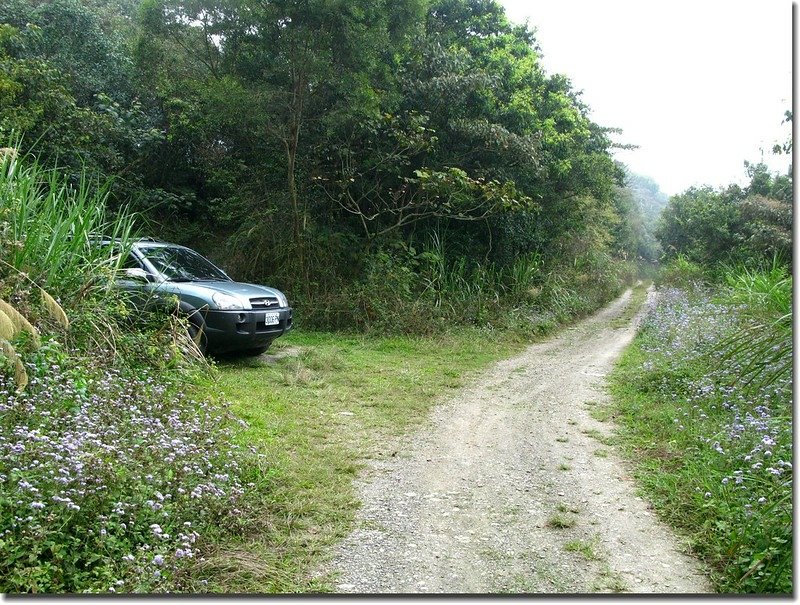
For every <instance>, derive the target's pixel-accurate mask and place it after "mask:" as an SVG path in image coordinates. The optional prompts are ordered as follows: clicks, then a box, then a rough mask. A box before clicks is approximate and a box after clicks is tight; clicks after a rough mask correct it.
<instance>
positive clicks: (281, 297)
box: [275, 290, 289, 307]
mask: <svg viewBox="0 0 800 605" xmlns="http://www.w3.org/2000/svg"><path fill="white" fill-rule="evenodd" d="M275 294H277V296H278V304H279V305H280V306H281V307H288V306H289V301H288V300H286V296H285V295H284V293H283V292H281V291H280V290H275Z"/></svg>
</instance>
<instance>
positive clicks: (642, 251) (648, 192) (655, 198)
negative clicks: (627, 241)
mask: <svg viewBox="0 0 800 605" xmlns="http://www.w3.org/2000/svg"><path fill="white" fill-rule="evenodd" d="M625 191H626V192H627V193H628V194H629V195H630V198H631V199H632V201H633V203H634V204H635V206H636V207H637V208H638V210H639V215H640V220H641V225H640V227H639V228H640V229H641V233H640V236H639V237H640V242H641V243H640V245H639V255H640V256H642V257H643V258H647V259H650V260H656V259H657V258H658V257H659V256H660V255H661V247H660V245H659V244H658V242H657V241H656V238H655V235H654V233H655V229H656V223H657V221H658V217H659V216H660V214H661V211H662V210H663V209H664V208H665V207H666V205H667V203H668V202H669V196H668V195H667V194H666V193H664V192H663V191H661V189H660V188H659V186H658V183H656V182H655V181H654V180H653V179H651V178H650V177H647V176H642V175H641V174H635V173H633V172H631V171H630V170H628V169H626V171H625Z"/></svg>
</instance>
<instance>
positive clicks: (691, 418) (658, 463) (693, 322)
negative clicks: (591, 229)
mask: <svg viewBox="0 0 800 605" xmlns="http://www.w3.org/2000/svg"><path fill="white" fill-rule="evenodd" d="M730 283H731V287H730V289H726V290H724V291H722V292H720V293H719V294H718V295H716V296H712V294H711V293H710V292H709V291H707V290H705V289H702V288H700V289H689V290H683V289H674V288H670V289H665V290H663V291H662V292H661V295H660V298H659V301H658V303H657V304H656V305H655V306H653V307H652V308H651V309H650V312H649V315H648V316H647V318H646V319H645V321H644V323H643V325H642V332H641V334H640V335H639V336H638V337H637V340H636V342H635V346H634V347H633V348H632V349H631V350H630V351H629V352H627V353H626V355H625V357H624V360H623V361H622V363H621V365H620V367H619V369H618V370H617V372H616V375H615V378H614V385H615V386H614V389H615V392H616V393H617V395H618V408H619V414H620V419H621V421H622V423H623V425H624V431H623V432H624V435H625V438H626V442H627V443H628V445H629V447H630V448H631V453H632V454H633V455H635V457H636V459H637V461H638V462H637V464H638V468H639V471H638V476H639V479H640V480H641V482H642V483H643V485H644V487H645V489H646V491H647V492H648V494H649V496H650V497H651V498H652V499H653V502H654V503H655V505H656V507H657V508H658V509H659V510H660V512H661V513H662V514H663V515H664V516H665V517H666V518H667V519H669V520H670V521H671V522H672V523H673V524H675V525H677V526H679V527H680V528H682V529H684V530H685V531H686V532H688V534H689V535H690V536H691V537H692V544H693V547H694V549H695V550H696V551H697V552H698V553H700V554H701V555H703V556H704V557H705V558H706V559H707V560H708V561H709V562H710V563H711V564H712V565H713V566H714V568H715V569H716V574H715V581H716V583H717V586H718V589H719V590H720V591H721V592H726V593H764V594H775V593H777V594H786V593H791V591H792V576H791V574H792V496H791V494H792V484H793V481H792V463H791V459H792V407H791V399H792V383H791V374H790V373H787V372H786V371H785V369H786V368H790V367H791V355H792V348H791V344H790V343H791V340H790V335H789V333H788V332H787V329H786V324H785V317H786V314H787V313H788V314H789V317H791V311H790V306H787V302H786V301H787V299H788V293H789V292H791V279H790V278H788V277H787V276H786V274H785V273H783V272H782V271H780V270H774V271H772V272H770V273H753V272H749V273H744V274H733V275H731V276H730ZM764 299H769V300H770V301H772V302H771V303H770V304H769V305H765V304H764V302H765V300H764ZM789 323H791V322H790V321H789ZM754 329H759V330H760V331H761V332H762V333H764V337H763V338H762V339H759V340H750V339H749V337H748V336H746V335H750V336H752V334H753V333H754V332H753V330H754ZM745 340H747V341H748V344H747V345H745V346H742V345H743V343H744V342H745ZM775 343H781V345H782V346H780V347H779V348H777V349H773V348H772V345H773V344H775ZM767 377H769V379H762V378H767Z"/></svg>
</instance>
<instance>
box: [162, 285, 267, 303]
mask: <svg viewBox="0 0 800 605" xmlns="http://www.w3.org/2000/svg"><path fill="white" fill-rule="evenodd" d="M161 286H162V288H164V289H167V290H170V291H172V292H175V293H177V292H180V293H181V296H182V297H184V298H188V297H191V298H195V299H197V301H199V300H203V301H205V303H206V304H210V303H211V296H212V295H213V294H214V292H223V293H225V294H229V295H231V296H236V297H237V298H240V299H242V300H243V301H247V302H249V300H250V299H251V298H260V297H264V296H275V297H278V298H280V291H279V290H276V289H275V288H268V287H267V286H260V285H257V284H246V283H242V282H235V281H193V282H175V281H173V282H162V284H161ZM193 302H194V304H195V305H196V304H197V302H196V301H193ZM212 306H213V304H212Z"/></svg>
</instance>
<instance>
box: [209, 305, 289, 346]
mask: <svg viewBox="0 0 800 605" xmlns="http://www.w3.org/2000/svg"><path fill="white" fill-rule="evenodd" d="M275 313H277V314H278V323H277V324H273V323H270V322H269V321H265V320H266V319H267V318H268V317H269V315H270V314H275ZM205 322H206V328H205V332H206V338H207V339H208V346H209V348H211V349H213V350H215V351H232V350H237V349H239V350H243V349H255V348H257V347H263V346H267V345H269V343H271V342H272V341H273V340H275V339H276V338H278V336H281V335H283V334H286V332H288V331H289V330H291V329H292V309H291V308H284V309H273V310H270V311H214V310H209V311H207V312H206V314H205Z"/></svg>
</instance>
